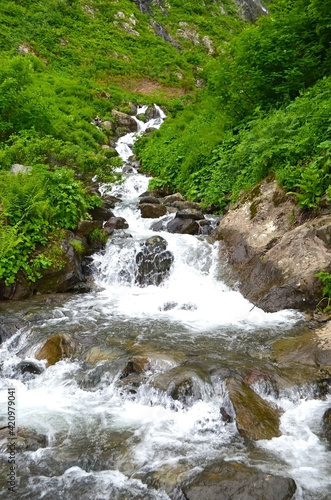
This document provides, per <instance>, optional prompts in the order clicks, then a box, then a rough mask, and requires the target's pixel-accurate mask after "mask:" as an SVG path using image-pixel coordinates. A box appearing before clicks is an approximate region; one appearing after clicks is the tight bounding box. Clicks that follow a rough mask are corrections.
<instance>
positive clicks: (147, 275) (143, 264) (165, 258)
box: [136, 236, 174, 286]
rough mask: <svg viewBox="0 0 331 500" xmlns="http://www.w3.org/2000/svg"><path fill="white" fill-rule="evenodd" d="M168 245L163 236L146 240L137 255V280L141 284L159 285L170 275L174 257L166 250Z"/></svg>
mask: <svg viewBox="0 0 331 500" xmlns="http://www.w3.org/2000/svg"><path fill="white" fill-rule="evenodd" d="M167 245H168V243H167V241H166V240H165V239H164V238H162V237H161V236H153V237H152V238H148V240H146V241H145V243H144V244H143V246H142V249H141V251H140V252H138V253H137V255H136V282H137V283H138V284H139V285H143V286H148V285H159V284H160V283H162V281H163V280H164V279H165V278H167V277H168V275H169V272H170V268H171V265H172V263H173V260H174V257H173V255H172V253H171V252H169V251H168V250H166V248H167Z"/></svg>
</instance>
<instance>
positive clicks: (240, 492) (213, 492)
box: [182, 462, 296, 500]
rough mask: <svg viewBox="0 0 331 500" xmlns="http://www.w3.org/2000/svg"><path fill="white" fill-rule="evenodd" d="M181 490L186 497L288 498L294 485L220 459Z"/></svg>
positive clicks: (232, 499)
mask: <svg viewBox="0 0 331 500" xmlns="http://www.w3.org/2000/svg"><path fill="white" fill-rule="evenodd" d="M182 489H183V492H184V494H185V498H186V499H187V500H291V499H292V498H293V495H294V494H295V492H296V484H295V482H294V481H293V479H290V478H286V477H281V476H272V475H271V474H266V473H264V472H260V471H257V470H255V469H253V468H251V467H247V466H246V465H243V464H241V463H237V462H222V463H221V464H216V465H210V466H209V467H206V468H205V469H204V470H203V471H202V472H201V473H200V474H198V476H196V477H195V478H194V479H193V481H192V482H191V483H190V484H188V485H187V486H184V487H183V488H182Z"/></svg>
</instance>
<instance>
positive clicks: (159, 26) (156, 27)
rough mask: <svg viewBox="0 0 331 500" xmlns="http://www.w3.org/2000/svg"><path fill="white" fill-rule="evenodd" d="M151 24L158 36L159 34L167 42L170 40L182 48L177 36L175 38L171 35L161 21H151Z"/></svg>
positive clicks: (174, 45)
mask: <svg viewBox="0 0 331 500" xmlns="http://www.w3.org/2000/svg"><path fill="white" fill-rule="evenodd" d="M149 24H150V25H151V26H152V28H153V30H154V33H155V34H156V36H159V37H160V38H162V39H163V40H164V41H165V42H169V43H170V44H171V45H172V46H173V47H176V48H177V49H179V50H182V48H183V47H182V46H181V44H180V43H179V42H178V41H177V40H176V39H175V38H173V37H172V36H171V35H169V33H168V32H167V30H166V29H165V27H164V26H163V25H162V24H161V23H159V22H157V21H151V22H150V23H149Z"/></svg>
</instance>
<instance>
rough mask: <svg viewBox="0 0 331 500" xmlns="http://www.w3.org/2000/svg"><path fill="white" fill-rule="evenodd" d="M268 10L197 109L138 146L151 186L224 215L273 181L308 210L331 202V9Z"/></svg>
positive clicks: (286, 4) (229, 53)
mask: <svg viewBox="0 0 331 500" xmlns="http://www.w3.org/2000/svg"><path fill="white" fill-rule="evenodd" d="M268 6H269V7H270V16H266V17H262V18H260V19H259V20H258V22H257V23H256V25H253V26H249V27H247V28H246V29H245V30H244V31H243V32H242V33H240V34H239V35H238V36H235V37H234V38H233V40H232V41H231V42H230V43H229V44H228V45H227V46H226V47H225V48H224V50H223V52H222V54H221V55H220V56H219V57H218V58H216V59H214V60H211V61H210V62H209V64H208V65H207V67H206V70H205V78H206V80H207V87H206V88H205V89H203V90H202V91H201V92H200V94H199V96H198V97H197V100H196V102H193V103H191V104H190V106H188V107H187V108H186V110H185V111H184V112H183V113H178V114H177V115H176V116H173V118H171V119H169V120H168V121H167V122H166V123H165V124H164V126H163V127H162V129H161V130H160V131H158V132H155V133H153V134H152V135H151V136H150V137H149V138H144V139H142V140H141V141H140V143H139V144H138V145H137V148H136V151H137V154H138V156H139V157H140V158H141V160H142V162H143V166H144V169H145V171H146V172H149V173H151V174H152V175H154V176H155V178H154V179H153V180H152V181H151V187H153V186H163V185H165V186H169V187H171V188H172V189H173V190H180V191H181V192H183V193H184V194H185V195H186V196H188V197H189V198H190V199H192V200H198V201H201V202H202V203H203V204H205V205H210V204H211V205H216V206H218V207H219V209H222V208H223V207H224V206H225V205H227V203H228V202H229V201H230V200H236V198H237V196H238V194H239V192H240V191H241V190H243V189H244V190H245V189H248V188H250V187H252V186H253V185H254V184H256V183H257V182H259V181H260V180H262V179H263V178H264V177H266V176H267V175H269V174H270V173H272V174H274V175H275V176H276V178H277V180H278V182H279V183H280V184H281V185H282V186H284V187H285V188H286V190H288V191H289V192H294V193H295V194H296V196H297V197H298V201H299V204H300V206H301V208H303V209H312V208H316V207H317V206H318V203H319V202H320V200H321V199H322V198H323V197H325V198H326V199H327V200H328V199H330V198H331V196H330V195H331V188H330V174H331V170H330V149H331V127H330V116H331V115H330V112H331V105H330V103H331V77H330V75H331V72H330V68H331V65H330V62H331V48H330V43H329V42H330V36H328V33H330V31H328V30H330V26H331V14H330V12H331V1H330V0H327V1H325V2H323V5H321V2H318V1H317V0H292V1H285V0H274V1H273V2H272V3H271V4H268Z"/></svg>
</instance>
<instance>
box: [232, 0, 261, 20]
mask: <svg viewBox="0 0 331 500" xmlns="http://www.w3.org/2000/svg"><path fill="white" fill-rule="evenodd" d="M236 2H237V4H238V5H239V8H240V11H241V13H242V15H243V17H245V18H246V19H247V20H248V21H249V22H250V23H254V22H255V21H256V20H257V19H258V18H259V17H260V16H266V15H267V14H268V10H267V9H266V7H264V5H262V3H261V2H260V0H236Z"/></svg>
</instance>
